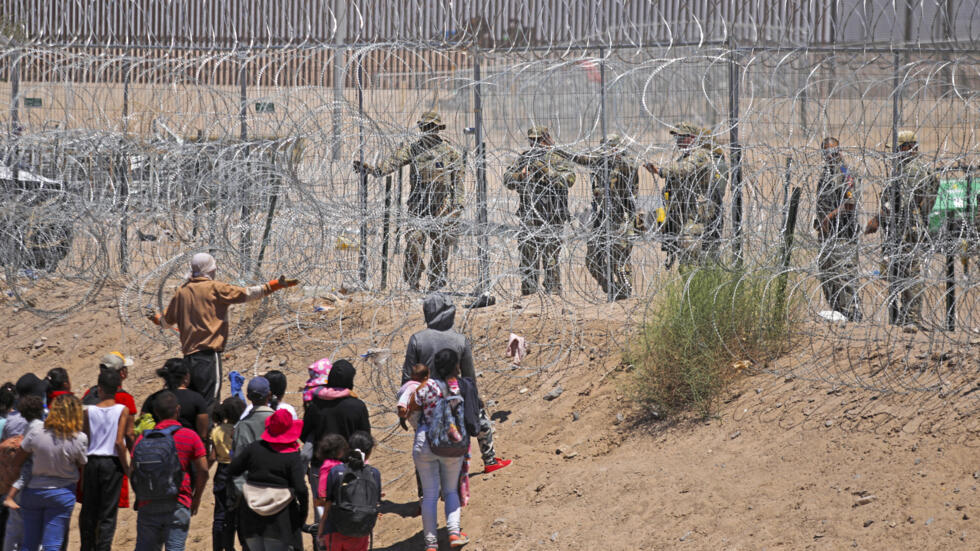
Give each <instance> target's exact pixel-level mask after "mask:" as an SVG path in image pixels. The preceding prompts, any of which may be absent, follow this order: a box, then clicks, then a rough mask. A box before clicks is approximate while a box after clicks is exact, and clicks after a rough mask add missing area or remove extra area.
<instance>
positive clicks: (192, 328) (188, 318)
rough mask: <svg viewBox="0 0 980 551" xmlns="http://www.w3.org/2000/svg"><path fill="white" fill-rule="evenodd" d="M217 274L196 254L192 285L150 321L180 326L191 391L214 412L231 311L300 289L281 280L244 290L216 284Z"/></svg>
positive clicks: (214, 265)
mask: <svg viewBox="0 0 980 551" xmlns="http://www.w3.org/2000/svg"><path fill="white" fill-rule="evenodd" d="M217 271H218V267H217V263H216V262H215V260H214V257H213V256H211V255H210V254H207V253H198V254H195V255H194V257H193V258H192V259H191V272H190V274H188V279H187V281H186V282H185V283H184V284H183V285H181V286H180V287H179V288H178V289H177V292H176V293H175V294H174V297H173V298H172V299H170V304H169V305H168V306H167V309H166V310H165V311H164V312H163V313H162V314H161V313H159V312H150V313H149V316H148V317H149V319H150V321H152V322H153V323H156V324H157V325H160V326H163V327H170V326H174V325H176V326H177V330H178V331H179V332H180V348H181V352H182V353H183V354H184V363H185V364H186V365H187V368H188V371H190V374H191V382H190V385H189V388H190V389H191V390H195V391H197V392H198V393H200V394H201V396H203V397H204V399H205V401H207V403H208V409H209V410H210V409H211V408H213V407H214V405H215V404H216V403H217V402H218V398H219V395H220V393H221V380H222V378H223V374H222V371H221V352H222V351H223V350H224V348H225V341H227V340H228V307H229V306H231V305H232V304H241V303H243V302H251V301H253V300H261V299H262V298H263V297H266V296H268V295H269V294H271V293H273V292H275V291H278V290H280V289H285V288H286V287H292V286H294V285H296V284H297V283H298V282H297V281H296V280H295V279H286V278H285V277H282V276H280V277H279V279H273V280H272V281H270V282H268V283H266V284H264V285H252V286H250V287H239V286H237V285H231V284H228V283H224V282H221V281H215V280H214V276H215V274H216V273H217Z"/></svg>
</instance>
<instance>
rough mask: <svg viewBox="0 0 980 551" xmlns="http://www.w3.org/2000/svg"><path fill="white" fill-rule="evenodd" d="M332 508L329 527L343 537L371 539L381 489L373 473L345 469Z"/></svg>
mask: <svg viewBox="0 0 980 551" xmlns="http://www.w3.org/2000/svg"><path fill="white" fill-rule="evenodd" d="M338 484H339V487H337V488H335V492H333V495H334V496H335V497H336V501H334V502H332V503H331V505H330V523H331V524H332V525H333V527H334V529H335V530H336V531H337V532H340V533H341V534H343V535H345V536H348V537H351V538H363V537H364V536H370V535H371V532H372V531H373V530H374V525H375V523H376V522H378V503H379V502H380V501H381V488H380V487H379V486H378V483H377V482H376V481H375V480H374V476H373V475H372V472H371V469H369V468H368V467H366V466H365V467H364V468H362V469H357V470H355V469H351V468H350V467H346V468H345V470H344V474H343V477H342V478H341V479H340V481H339V482H338Z"/></svg>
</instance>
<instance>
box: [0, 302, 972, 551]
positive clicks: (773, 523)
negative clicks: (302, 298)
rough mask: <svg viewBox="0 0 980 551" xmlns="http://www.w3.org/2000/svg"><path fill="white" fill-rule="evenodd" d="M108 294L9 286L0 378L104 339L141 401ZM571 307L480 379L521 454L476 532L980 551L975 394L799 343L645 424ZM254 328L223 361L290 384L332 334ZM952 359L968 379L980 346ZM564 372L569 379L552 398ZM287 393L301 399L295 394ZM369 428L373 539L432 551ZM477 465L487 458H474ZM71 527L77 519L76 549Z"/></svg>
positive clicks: (99, 347) (626, 542) (390, 460)
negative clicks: (849, 382)
mask: <svg viewBox="0 0 980 551" xmlns="http://www.w3.org/2000/svg"><path fill="white" fill-rule="evenodd" d="M114 296H115V295H114V291H113V289H112V288H109V289H107V290H106V291H104V292H103V293H102V294H101V296H100V297H99V298H98V299H97V300H96V301H95V302H94V303H93V304H92V305H90V306H88V307H87V308H85V309H84V310H83V311H81V312H79V313H77V314H74V315H73V316H71V317H69V318H66V319H62V320H55V321H51V320H45V319H41V318H38V317H36V316H34V315H33V314H30V313H28V312H25V311H17V312H15V311H14V305H13V304H12V303H11V302H9V301H5V302H3V303H0V315H2V319H3V320H4V321H3V322H2V324H0V370H2V372H3V373H4V377H3V378H4V379H10V380H15V379H16V378H17V377H18V376H20V375H21V374H22V373H24V372H27V371H34V372H36V373H38V374H40V375H43V373H44V372H45V371H46V370H47V369H49V368H51V367H55V366H63V367H65V368H67V369H68V370H69V371H70V373H71V375H72V380H73V387H74V388H75V389H76V390H79V389H84V388H86V387H87V386H89V385H91V384H93V383H94V380H95V377H96V374H97V373H96V372H97V369H96V367H95V364H96V363H97V361H98V358H99V356H100V355H101V354H102V353H104V352H105V351H108V350H111V349H116V348H118V349H121V350H125V351H126V352H127V353H128V354H132V355H134V356H135V357H136V358H137V362H138V364H137V366H136V367H135V368H134V369H133V373H132V374H131V376H130V379H129V380H127V381H126V385H125V386H126V388H127V389H128V390H129V391H130V392H132V393H133V394H134V395H135V396H136V397H137V401H138V402H141V400H142V399H143V398H145V397H146V396H147V395H148V394H149V393H150V392H152V391H154V390H156V389H157V388H159V381H157V380H156V379H155V378H154V377H153V375H152V372H153V369H155V368H156V367H157V366H159V365H160V364H161V363H162V361H163V359H165V358H166V357H168V356H169V355H170V354H172V353H173V352H174V351H172V350H168V348H167V347H166V345H164V344H161V343H158V342H156V341H153V340H150V339H148V338H146V337H144V336H142V335H140V334H139V333H138V332H136V331H134V330H133V329H131V328H128V327H126V326H124V325H123V324H122V323H121V321H120V319H119V313H118V312H119V310H118V304H117V303H116V299H115V298H113V297H114ZM505 308H511V307H509V306H506V305H498V306H497V307H494V309H487V310H486V311H485V312H484V313H481V315H485V316H498V319H500V320H502V321H501V324H504V323H506V322H507V320H508V319H513V313H512V312H508V311H505V310H504V309H505ZM495 309H496V310H495ZM405 315H406V316H407V315H408V314H405ZM576 321H577V323H579V324H580V325H581V328H580V329H579V330H577V331H576V332H575V333H574V342H570V341H569V340H565V341H563V342H560V343H557V344H558V346H564V347H566V348H567V350H564V351H563V353H562V354H561V355H560V356H558V358H559V360H557V361H555V362H552V363H554V364H555V365H553V366H552V367H549V369H548V370H545V371H543V372H541V373H538V374H537V375H536V376H534V377H530V378H526V379H522V378H517V377H509V376H507V373H506V369H503V368H505V367H506V363H507V362H506V360H505V359H504V358H502V357H501V359H500V366H497V367H500V368H501V369H499V370H494V369H487V370H486V373H485V374H484V376H483V378H484V379H485V382H486V383H487V384H485V385H484V387H485V388H488V389H493V392H494V393H495V395H494V396H490V397H489V398H491V399H494V400H495V401H496V406H495V408H494V411H495V413H494V418H495V419H497V421H498V423H497V431H498V432H497V447H498V452H499V453H500V454H501V455H502V456H505V457H508V458H512V459H514V460H515V463H514V465H513V466H511V467H509V468H507V469H504V470H502V471H498V472H497V473H494V474H492V475H475V476H474V477H473V479H472V480H473V483H472V492H473V499H472V502H471V504H470V505H469V506H468V507H466V508H465V509H464V511H463V522H464V530H466V531H467V532H468V533H469V534H470V536H471V538H472V543H471V544H470V546H469V549H474V550H484V551H491V550H492V551H500V550H510V549H515V550H516V549H575V550H580V549H611V550H619V549H624V550H625V549H675V548H687V549H732V550H734V549H844V548H848V549H849V548H858V549H980V531H978V529H977V524H976V520H975V518H974V517H976V516H977V515H980V510H978V508H980V495H978V490H977V487H978V485H980V480H978V477H980V461H978V454H977V449H978V447H980V421H978V417H977V415H976V407H977V406H976V404H975V397H974V396H973V395H972V394H970V392H972V391H964V392H962V393H960V394H959V395H958V396H954V397H945V398H944V397H939V396H938V395H936V394H922V393H911V394H879V393H874V392H871V391H867V390H863V389H860V388H850V387H843V388H841V387H837V386H835V385H834V384H832V383H831V382H822V381H809V380H804V379H801V378H798V377H796V376H794V375H786V373H791V372H792V371H793V370H794V368H795V367H797V366H803V365H805V362H806V355H807V351H805V350H801V351H799V353H798V354H792V355H790V356H789V357H790V358H791V359H788V360H787V361H786V363H785V364H784V365H779V363H778V362H777V363H776V364H774V365H772V366H769V369H770V372H767V373H762V374H754V375H751V376H748V377H746V378H744V379H742V380H740V381H739V382H737V384H736V385H735V387H734V388H733V389H732V391H731V394H730V396H728V398H727V399H726V400H725V403H723V404H720V407H719V409H718V412H717V415H716V416H715V417H713V418H711V419H710V420H708V421H699V420H676V421H674V422H671V423H667V422H664V421H652V420H650V419H649V418H648V417H649V416H648V415H647V413H646V412H644V411H642V410H641V409H640V408H638V407H637V406H635V405H634V404H633V403H631V402H630V401H629V399H628V395H629V384H630V374H629V370H628V368H623V367H621V366H619V365H618V364H619V350H620V349H619V346H618V345H617V344H615V343H613V344H612V345H611V346H607V345H609V344H610V342H609V339H610V335H614V334H616V330H615V329H616V328H615V327H612V330H610V327H608V326H609V325H610V324H612V325H613V326H615V325H616V324H617V323H620V322H617V321H615V320H613V321H611V322H600V321H595V320H592V319H585V318H578V319H577V320H576ZM379 323H389V324H393V326H394V327H396V328H398V329H397V331H398V334H397V335H395V336H393V337H392V338H391V342H392V343H397V342H404V340H405V339H406V338H407V336H408V334H410V333H411V332H412V331H414V330H415V329H416V328H417V327H416V325H415V323H413V322H406V321H404V320H401V319H389V320H385V321H383V322H379V321H378V320H373V321H372V322H371V323H366V324H364V329H363V331H365V332H368V331H375V332H377V331H379V325H378V324H379ZM597 324H601V325H605V326H606V327H604V328H603V329H604V330H599V327H596V325H597ZM475 326H476V327H486V328H493V327H495V325H494V324H491V323H480V324H476V325H475ZM506 328H507V326H503V327H502V330H503V331H506ZM592 329H595V330H592ZM258 332H259V334H264V335H273V336H274V338H268V339H265V344H264V347H263V348H261V349H259V347H258V346H255V347H252V346H245V347H242V348H239V349H237V350H236V351H234V352H232V353H230V354H229V355H228V356H227V357H226V360H227V361H226V366H227V367H228V368H229V369H244V370H248V371H249V372H251V370H252V369H256V368H257V369H262V368H264V367H265V366H266V365H269V366H272V365H277V362H276V360H279V362H280V363H283V364H284V366H283V369H286V370H287V371H288V372H289V373H290V377H291V379H290V386H291V387H292V386H297V385H299V384H301V383H302V381H303V379H304V378H305V376H304V374H303V370H304V368H305V365H306V364H307V363H309V362H310V361H312V360H314V359H316V358H317V357H320V355H323V354H321V353H320V352H321V351H322V348H323V345H322V344H319V345H318V344H317V342H325V341H326V340H328V339H329V338H330V337H329V335H321V334H313V335H306V336H305V337H303V336H301V335H298V334H297V333H296V332H295V331H289V330H288V329H287V328H285V327H284V326H283V324H281V322H280V323H276V322H275V321H268V322H266V323H265V324H264V325H263V326H261V327H260V328H259V330H258ZM401 333H404V334H401ZM477 338H478V339H479V338H489V336H488V335H479V336H477ZM493 338H501V337H500V336H499V335H498V336H493ZM502 338H506V334H505V335H504V336H503V337H502ZM317 339H319V341H317ZM477 345H478V346H488V344H487V343H485V342H484V343H480V342H477ZM490 346H493V347H496V346H497V344H495V343H491V344H490ZM502 348H503V347H502V346H500V349H501V351H502ZM549 353H553V352H549ZM399 354H400V351H399V350H394V356H395V357H396V359H397V358H398V357H399ZM532 354H534V351H533V350H532ZM972 357H974V356H971V358H972ZM529 361H533V357H532V358H529ZM841 361H846V359H842V360H841ZM396 363H397V360H396ZM960 369H961V374H962V375H963V376H964V377H965V378H974V379H975V377H976V364H975V363H974V362H973V361H970V362H968V363H967V364H966V365H962V366H961V367H960ZM778 370H782V371H781V373H782V374H781V375H775V374H773V373H772V371H778ZM359 377H360V375H359ZM361 380H365V379H361ZM367 380H374V379H367ZM555 384H560V385H562V387H563V389H564V392H563V393H562V394H561V395H560V396H559V397H558V398H557V399H555V400H553V401H546V400H544V399H543V396H544V394H545V393H547V392H548V391H550V390H551V389H552V388H553V386H554V385H555ZM963 388H966V387H963ZM525 389H526V390H525ZM522 391H523V392H522ZM366 398H367V400H368V401H369V402H370V403H372V404H380V402H381V401H382V398H380V397H377V396H371V395H369V396H367V397H366ZM384 400H387V398H385V399H384ZM289 401H290V402H292V403H294V404H295V405H299V404H298V402H299V397H298V395H290V397H289ZM387 406H388V407H390V406H391V404H387ZM381 409H383V408H381V407H380V406H379V405H372V410H373V411H379V410H381ZM372 421H373V422H374V423H375V424H376V426H382V425H387V426H391V424H392V423H393V421H394V419H393V417H391V415H390V414H387V413H378V414H376V415H375V416H374V417H373V419H372ZM376 436H377V437H378V438H379V439H380V440H381V444H380V446H379V448H378V451H377V453H376V455H375V457H374V458H373V463H374V464H375V465H376V466H378V468H379V469H380V470H381V472H382V474H383V479H384V481H385V488H384V491H385V494H386V496H385V504H384V511H385V514H384V515H383V517H382V518H381V520H380V521H379V523H378V527H377V530H376V532H375V541H374V547H375V549H386V550H409V549H412V550H414V549H421V548H422V543H421V541H422V539H421V520H420V519H418V518H411V517H407V516H402V515H404V514H406V513H407V512H408V511H410V510H411V509H412V504H411V502H412V500H413V499H414V493H415V484H414V482H413V480H412V477H411V469H412V467H411V460H410V456H409V455H408V454H407V453H406V452H407V451H408V450H409V440H408V439H407V438H406V437H405V436H404V433H401V432H400V430H398V429H396V428H392V429H378V430H376ZM480 468H481V466H480V465H479V460H476V462H475V464H474V465H473V468H472V470H473V471H479V470H480ZM210 491H211V490H210V487H209V488H208V491H207V492H208V493H207V494H206V498H205V503H204V504H203V505H202V508H201V512H200V513H199V514H198V516H196V517H195V518H194V519H193V521H192V529H191V535H190V537H189V539H188V549H192V550H198V549H200V550H204V549H209V548H210V529H211V514H212V500H213V498H212V497H211V493H210ZM76 509H77V508H76ZM76 512H77V510H76ZM440 516H441V515H440ZM135 527H136V517H135V514H134V513H133V512H132V511H131V510H125V511H121V512H120V515H119V525H118V529H117V533H116V539H115V547H116V548H118V549H129V548H132V547H133V545H134V542H135ZM441 536H442V538H443V540H445V533H444V532H443V533H442V534H441ZM77 538H78V531H77V525H76V524H74V523H73V528H72V540H71V541H72V548H73V549H74V548H77V545H78V539H77ZM443 545H444V546H445V541H443ZM307 548H312V546H311V545H308V546H307ZM445 548H446V549H448V547H445Z"/></svg>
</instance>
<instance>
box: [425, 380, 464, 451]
mask: <svg viewBox="0 0 980 551" xmlns="http://www.w3.org/2000/svg"><path fill="white" fill-rule="evenodd" d="M436 384H438V385H439V390H441V391H442V396H440V397H439V401H438V402H436V405H435V407H433V408H432V413H431V416H430V417H429V418H427V419H426V420H425V422H426V428H425V440H426V442H428V444H429V449H430V450H432V453H434V454H435V455H438V456H439V457H462V456H464V455H466V452H467V451H469V449H470V439H469V433H468V432H467V430H466V419H465V414H464V408H463V396H462V395H461V394H458V395H450V394H449V388H448V387H447V386H446V383H444V382H443V381H436ZM454 433H458V440H457V439H455V438H453V437H452V435H453V434H454Z"/></svg>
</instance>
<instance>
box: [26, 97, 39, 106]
mask: <svg viewBox="0 0 980 551" xmlns="http://www.w3.org/2000/svg"><path fill="white" fill-rule="evenodd" d="M40 106H41V98H24V107H40Z"/></svg>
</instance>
